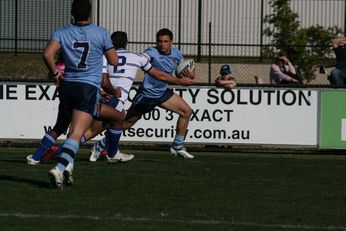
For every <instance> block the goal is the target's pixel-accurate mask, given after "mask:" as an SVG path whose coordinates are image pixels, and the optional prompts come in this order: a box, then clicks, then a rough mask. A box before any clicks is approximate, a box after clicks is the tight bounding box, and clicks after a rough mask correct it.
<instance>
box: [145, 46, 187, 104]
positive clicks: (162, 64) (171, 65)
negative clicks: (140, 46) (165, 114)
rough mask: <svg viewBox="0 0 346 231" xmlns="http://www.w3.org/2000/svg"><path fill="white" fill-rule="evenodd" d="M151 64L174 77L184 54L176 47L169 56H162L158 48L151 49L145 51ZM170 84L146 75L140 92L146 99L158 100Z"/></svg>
mask: <svg viewBox="0 0 346 231" xmlns="http://www.w3.org/2000/svg"><path fill="white" fill-rule="evenodd" d="M144 54H146V55H147V56H148V57H149V59H150V62H151V64H152V65H153V66H154V67H156V68H157V69H160V70H161V71H163V72H166V73H167V74H170V75H172V74H173V71H174V69H175V67H176V66H177V64H178V62H179V61H180V60H182V59H183V54H182V53H181V52H180V50H179V49H178V48H176V47H172V48H171V52H170V53H169V54H167V55H166V54H162V53H160V52H159V50H158V49H157V48H156V47H149V48H147V49H146V50H145V51H144ZM167 88H168V83H166V82H164V81H160V80H157V79H155V78H154V77H153V76H151V75H149V74H148V73H145V75H144V80H143V82H142V85H141V86H140V91H141V92H142V94H143V95H144V96H145V97H148V98H158V97H161V96H162V95H163V94H164V93H165V91H166V89H167Z"/></svg>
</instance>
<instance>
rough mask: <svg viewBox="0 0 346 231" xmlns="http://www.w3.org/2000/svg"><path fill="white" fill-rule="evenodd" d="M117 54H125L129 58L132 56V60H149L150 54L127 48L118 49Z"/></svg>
mask: <svg viewBox="0 0 346 231" xmlns="http://www.w3.org/2000/svg"><path fill="white" fill-rule="evenodd" d="M117 54H118V56H125V57H127V58H131V60H148V55H146V54H143V53H137V52H133V51H129V50H126V49H118V50H117Z"/></svg>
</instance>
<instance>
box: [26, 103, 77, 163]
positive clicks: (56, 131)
mask: <svg viewBox="0 0 346 231" xmlns="http://www.w3.org/2000/svg"><path fill="white" fill-rule="evenodd" d="M70 122H71V113H70V112H68V111H66V109H65V108H64V106H63V105H62V104H59V112H58V116H57V120H56V122H55V125H54V127H53V129H52V130H50V131H49V132H47V133H46V134H45V135H44V136H43V138H42V140H41V143H40V145H39V147H38V148H37V149H36V151H35V153H34V154H33V155H29V156H27V163H28V164H29V165H36V164H39V163H40V161H43V162H44V161H47V160H48V158H49V157H48V156H47V151H48V150H50V148H51V147H52V146H53V145H54V144H55V142H56V139H57V138H58V137H59V136H60V135H61V134H63V133H65V132H66V131H67V129H68V127H69V125H70Z"/></svg>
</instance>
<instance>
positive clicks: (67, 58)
mask: <svg viewBox="0 0 346 231" xmlns="http://www.w3.org/2000/svg"><path fill="white" fill-rule="evenodd" d="M52 39H53V40H56V41H58V42H59V43H60V44H61V47H62V49H63V50H62V51H63V55H64V63H65V67H66V68H65V74H64V81H73V82H81V83H87V84H91V85H93V86H96V87H98V88H99V87H100V85H101V79H102V56H103V53H104V52H105V51H106V50H109V49H111V48H113V44H112V40H111V39H110V36H109V33H108V31H107V30H106V29H105V28H102V27H98V26H96V25H95V24H86V25H81V24H69V25H66V26H63V27H61V28H59V29H58V30H57V31H56V32H55V33H54V34H53V37H52Z"/></svg>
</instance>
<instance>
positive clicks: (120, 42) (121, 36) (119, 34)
mask: <svg viewBox="0 0 346 231" xmlns="http://www.w3.org/2000/svg"><path fill="white" fill-rule="evenodd" d="M111 39H112V42H113V45H114V47H115V49H119V48H126V46H127V34H126V32H124V31H116V32H113V34H112V35H111Z"/></svg>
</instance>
